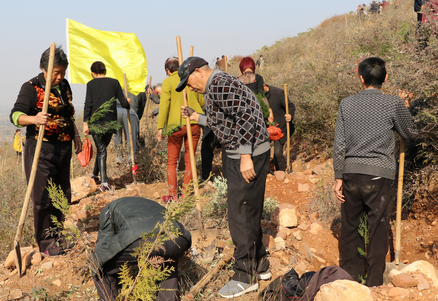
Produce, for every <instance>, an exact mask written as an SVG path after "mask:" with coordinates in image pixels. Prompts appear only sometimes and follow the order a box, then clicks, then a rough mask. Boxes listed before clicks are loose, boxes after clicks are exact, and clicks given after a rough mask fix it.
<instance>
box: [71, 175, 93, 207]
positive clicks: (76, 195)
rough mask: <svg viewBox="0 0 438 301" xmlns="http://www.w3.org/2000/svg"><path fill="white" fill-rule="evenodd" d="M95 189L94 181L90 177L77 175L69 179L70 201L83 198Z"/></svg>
mask: <svg viewBox="0 0 438 301" xmlns="http://www.w3.org/2000/svg"><path fill="white" fill-rule="evenodd" d="M96 190H97V185H96V182H94V180H93V179H92V178H91V177H85V176H84V177H79V178H76V179H74V180H72V181H71V201H72V203H74V202H77V201H79V200H80V199H83V198H85V197H87V196H89V195H90V194H92V193H94V192H95V191H96Z"/></svg>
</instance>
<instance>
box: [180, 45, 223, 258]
mask: <svg viewBox="0 0 438 301" xmlns="http://www.w3.org/2000/svg"><path fill="white" fill-rule="evenodd" d="M176 45H177V48H178V60H179V64H180V65H181V64H182V63H183V58H182V50H181V38H180V37H179V36H178V37H176ZM190 56H193V47H191V49H190ZM182 93H183V99H184V106H186V107H187V106H188V105H189V104H188V101H187V91H186V89H184V90H183V91H182ZM186 127H187V139H188V142H189V143H188V144H189V149H188V151H189V152H190V165H191V168H192V174H193V189H194V192H195V199H196V217H197V219H198V229H197V230H193V231H191V232H190V233H191V235H192V257H193V260H194V261H195V262H197V263H202V262H206V261H211V260H213V258H214V255H215V253H216V236H217V229H216V228H211V229H206V228H205V227H204V223H203V221H202V214H201V201H200V199H199V188H198V173H197V172H196V163H195V150H194V148H193V138H192V128H191V125H190V117H187V118H186ZM186 151H187V150H186Z"/></svg>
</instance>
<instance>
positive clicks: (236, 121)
mask: <svg viewBox="0 0 438 301" xmlns="http://www.w3.org/2000/svg"><path fill="white" fill-rule="evenodd" d="M204 97H205V101H206V114H207V124H206V125H207V126H208V127H210V128H211V129H212V130H213V132H214V133H215V135H216V136H217V138H218V139H219V141H220V142H221V143H222V144H225V146H226V149H227V150H230V151H238V152H239V154H252V152H253V150H254V149H255V148H256V147H257V146H258V145H260V144H261V143H263V142H266V141H268V140H269V133H268V131H267V130H266V125H265V122H264V120H263V113H262V110H261V107H260V104H259V101H258V100H257V97H256V96H255V95H254V93H252V92H251V90H250V89H249V88H248V87H247V86H245V85H244V84H243V83H242V82H240V81H239V80H238V79H237V78H236V77H234V76H232V75H230V74H228V73H225V72H216V71H215V72H214V73H213V74H212V75H211V78H210V79H209V83H207V87H206V93H205V95H204Z"/></svg>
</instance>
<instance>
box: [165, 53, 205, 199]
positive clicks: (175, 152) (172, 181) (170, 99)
mask: <svg viewBox="0 0 438 301" xmlns="http://www.w3.org/2000/svg"><path fill="white" fill-rule="evenodd" d="M178 67H179V62H178V58H176V57H171V58H168V59H167V60H166V62H165V64H164V69H165V70H166V74H167V75H168V78H166V79H165V80H164V81H163V85H162V87H161V99H160V113H159V114H158V123H157V130H158V133H157V139H158V141H161V140H163V138H164V137H163V129H166V132H167V134H168V135H170V136H169V138H168V139H167V155H168V159H167V184H168V188H169V195H168V196H163V202H169V201H172V200H177V199H178V194H177V193H178V180H177V174H176V167H177V163H178V158H179V152H180V150H181V146H182V144H183V141H184V142H185V144H184V147H185V150H186V151H185V155H184V162H185V171H184V186H185V187H187V185H189V183H190V181H191V180H192V178H193V173H192V167H191V165H190V152H189V151H188V150H189V144H188V143H189V142H188V139H187V127H186V121H185V120H183V119H182V117H181V106H182V105H184V100H183V94H182V93H181V92H177V91H175V88H176V86H178V83H179V77H178ZM187 101H188V103H189V106H190V107H192V108H193V109H195V110H196V111H197V112H199V113H202V107H203V106H204V98H203V97H202V95H201V94H198V93H195V92H191V91H187ZM191 123H192V126H191V128H192V139H193V149H194V151H195V152H196V146H197V145H198V141H199V138H200V136H201V127H200V126H199V125H198V124H197V122H194V121H193V122H191ZM195 181H197V179H195ZM184 193H185V189H183V194H184Z"/></svg>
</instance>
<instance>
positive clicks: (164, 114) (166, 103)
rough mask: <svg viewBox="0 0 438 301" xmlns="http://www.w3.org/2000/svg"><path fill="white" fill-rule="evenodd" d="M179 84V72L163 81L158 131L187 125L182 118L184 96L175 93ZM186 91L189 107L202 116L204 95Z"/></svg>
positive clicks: (180, 93)
mask: <svg viewBox="0 0 438 301" xmlns="http://www.w3.org/2000/svg"><path fill="white" fill-rule="evenodd" d="M179 82H180V79H179V76H178V71H175V72H173V73H172V75H170V76H169V77H168V78H166V79H165V80H164V81H163V86H162V88H161V98H160V110H159V113H158V124H157V129H158V130H159V129H163V128H167V129H171V128H174V127H182V126H185V125H186V121H185V120H183V118H182V116H181V106H183V105H184V100H183V94H182V92H176V91H175V88H176V87H177V86H178V84H179ZM186 91H187V101H188V104H189V107H191V108H192V109H194V110H195V111H196V112H198V113H201V114H202V107H203V106H204V103H205V100H204V97H203V96H202V94H199V93H196V92H193V91H189V89H186ZM191 123H192V124H194V123H196V121H192V122H191Z"/></svg>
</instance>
